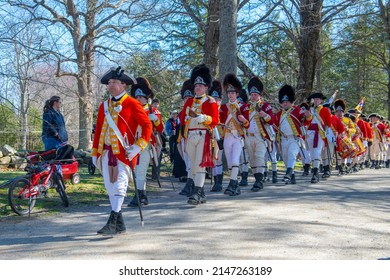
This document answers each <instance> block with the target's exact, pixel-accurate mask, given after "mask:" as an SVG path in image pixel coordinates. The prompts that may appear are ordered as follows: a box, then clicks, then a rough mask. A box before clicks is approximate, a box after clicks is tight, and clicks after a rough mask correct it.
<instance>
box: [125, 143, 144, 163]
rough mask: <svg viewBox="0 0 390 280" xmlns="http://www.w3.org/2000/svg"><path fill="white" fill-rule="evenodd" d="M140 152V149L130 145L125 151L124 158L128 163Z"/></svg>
mask: <svg viewBox="0 0 390 280" xmlns="http://www.w3.org/2000/svg"><path fill="white" fill-rule="evenodd" d="M140 152H141V147H140V146H138V145H136V144H134V145H131V146H130V148H129V149H128V150H126V157H127V159H128V160H129V161H131V160H132V159H133V158H134V157H135V156H137V155H138V154H139V153H140Z"/></svg>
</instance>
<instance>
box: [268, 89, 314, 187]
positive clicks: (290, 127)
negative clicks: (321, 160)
mask: <svg viewBox="0 0 390 280" xmlns="http://www.w3.org/2000/svg"><path fill="white" fill-rule="evenodd" d="M278 96H279V103H280V105H281V107H282V109H281V110H280V111H279V112H278V113H277V114H276V116H275V128H276V129H277V141H278V142H279V143H280V145H281V152H282V158H283V162H284V165H285V166H286V174H285V175H284V178H283V179H284V181H285V182H286V184H287V183H291V184H296V179H295V173H294V168H295V164H296V160H297V156H298V153H299V152H300V150H302V149H303V147H304V146H305V144H304V143H305V141H304V139H303V133H302V130H301V127H303V126H306V125H309V124H310V122H311V120H312V115H311V112H310V110H305V109H304V108H302V107H298V106H295V105H293V102H294V100H295V91H294V89H293V88H292V86H290V85H284V86H283V87H282V88H281V89H280V90H279V94H278Z"/></svg>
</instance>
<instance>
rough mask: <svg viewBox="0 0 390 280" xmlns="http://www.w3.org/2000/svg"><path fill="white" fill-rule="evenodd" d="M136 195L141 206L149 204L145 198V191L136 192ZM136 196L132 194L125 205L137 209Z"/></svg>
mask: <svg viewBox="0 0 390 280" xmlns="http://www.w3.org/2000/svg"><path fill="white" fill-rule="evenodd" d="M137 194H138V197H139V202H140V203H141V206H146V205H148V204H149V201H148V197H147V196H146V191H145V190H137ZM137 194H134V196H133V199H132V200H131V201H130V202H129V204H127V206H129V207H137V206H138V199H137Z"/></svg>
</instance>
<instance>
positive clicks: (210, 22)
mask: <svg viewBox="0 0 390 280" xmlns="http://www.w3.org/2000/svg"><path fill="white" fill-rule="evenodd" d="M219 1H220V0H209V7H208V17H207V23H206V29H205V41H204V46H203V50H204V57H203V62H204V63H205V64H206V65H207V66H208V67H209V68H210V71H211V75H212V76H213V77H216V76H217V68H218V46H219V45H218V40H219V22H220V19H219Z"/></svg>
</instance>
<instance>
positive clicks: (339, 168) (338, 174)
mask: <svg viewBox="0 0 390 280" xmlns="http://www.w3.org/2000/svg"><path fill="white" fill-rule="evenodd" d="M336 169H337V170H338V173H337V176H341V175H344V172H343V168H342V167H341V165H337V166H336Z"/></svg>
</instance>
